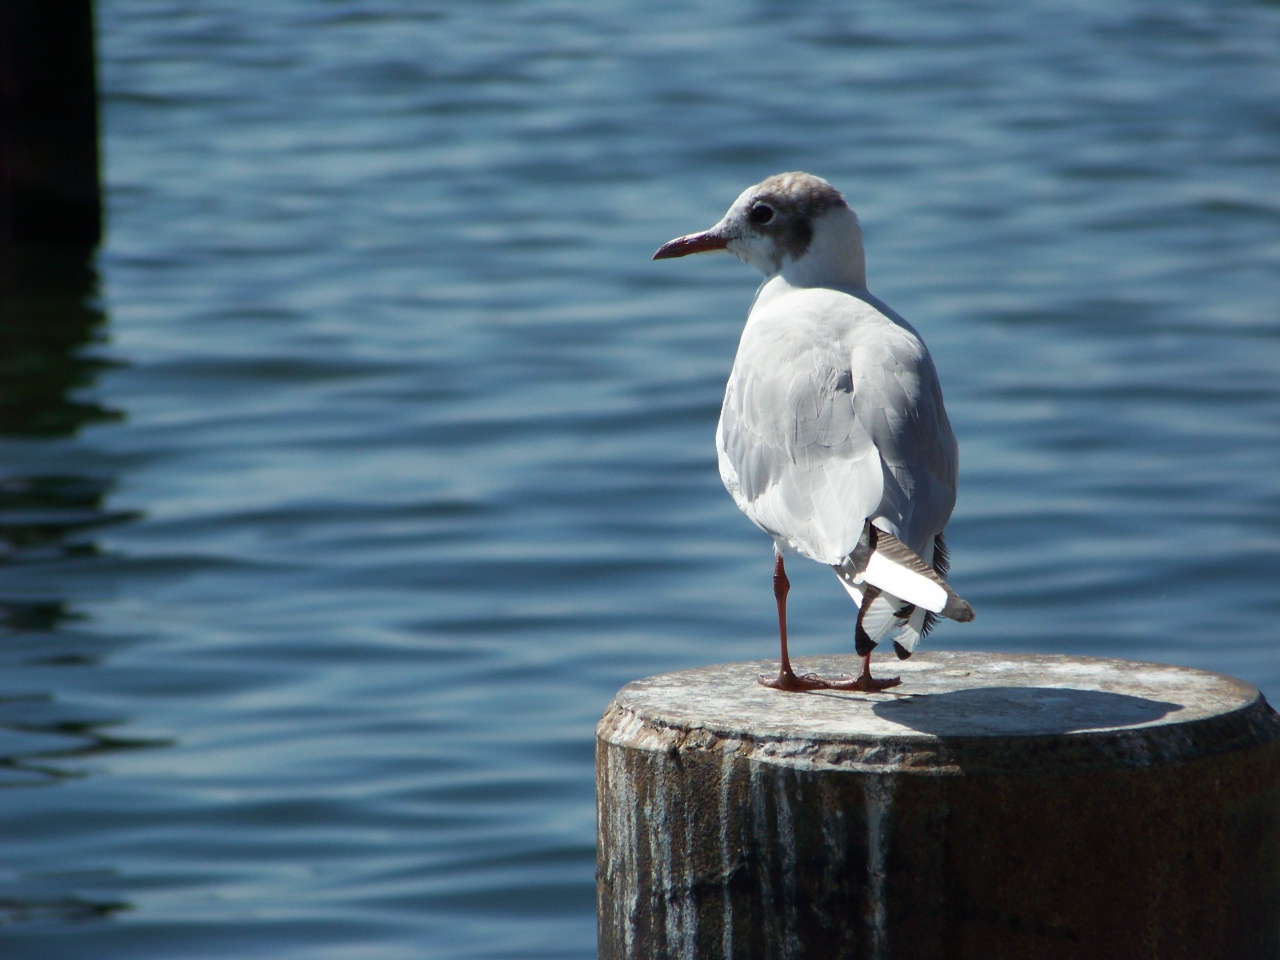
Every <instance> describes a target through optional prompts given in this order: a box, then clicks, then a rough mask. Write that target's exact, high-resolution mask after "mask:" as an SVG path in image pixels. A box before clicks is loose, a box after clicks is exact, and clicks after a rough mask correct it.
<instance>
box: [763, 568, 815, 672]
mask: <svg viewBox="0 0 1280 960" xmlns="http://www.w3.org/2000/svg"><path fill="white" fill-rule="evenodd" d="M790 589H791V581H790V580H788V579H787V571H786V570H785V569H783V566H782V554H778V557H777V559H776V560H774V562H773V599H774V600H775V601H777V604H778V642H779V644H780V645H781V647H782V663H781V664H780V665H779V667H778V676H777V677H776V678H774V677H765V676H761V677H760V682H761V683H762V684H763V685H764V686H766V687H773V688H774V689H775V690H820V689H823V688H825V687H826V686H827V682H826V681H825V680H822V679H821V678H819V677H817V676H815V675H814V674H809V675H808V676H805V677H797V676H796V674H795V671H794V670H792V669H791V657H790V656H788V654H787V591H788V590H790Z"/></svg>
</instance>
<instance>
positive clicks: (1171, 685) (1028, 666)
mask: <svg viewBox="0 0 1280 960" xmlns="http://www.w3.org/2000/svg"><path fill="white" fill-rule="evenodd" d="M774 669H776V665H773V664H769V663H746V664H730V665H725V666H716V667H707V668H703V669H698V670H689V671H685V672H682V673H674V674H669V675H666V676H660V677H652V678H650V679H648V680H641V681H639V682H636V683H632V684H629V685H628V686H626V687H624V688H623V689H622V690H621V691H620V692H619V693H618V695H617V697H616V698H615V700H614V702H613V703H612V704H611V705H610V707H609V709H608V711H607V712H606V713H605V715H604V718H603V719H602V720H601V721H600V726H599V730H598V739H597V752H596V777H597V781H596V791H597V805H598V811H599V851H598V857H599V864H598V884H599V923H600V957H601V960H621V958H636V960H641V958H643V960H659V958H677V957H678V958H688V960H694V958H696V960H712V958H721V957H723V958H768V960H780V958H814V960H839V958H875V960H884V958H895V960H910V958H926V960H934V958H938V960H942V958H955V960H961V958H974V960H1001V958H1008V960H1028V958H1036V960H1053V958H1063V960H1068V958H1069V960H1082V958H1090V960H1092V958H1124V960H1140V958H1150V960H1178V958H1185V960H1211V958H1214V960H1225V958H1237V957H1238V958H1242V960H1243V958H1248V960H1254V958H1261V957H1280V718H1278V717H1277V715H1276V713H1275V711H1274V710H1272V709H1271V707H1270V706H1268V704H1267V703H1266V701H1265V700H1264V699H1263V698H1262V697H1261V695H1260V694H1259V693H1258V691H1257V690H1256V689H1255V688H1253V687H1251V686H1249V685H1248V684H1246V683H1243V682H1241V681H1239V680H1235V679H1232V678H1230V677H1224V676H1220V675H1217V674H1210V673H1204V672H1202V671H1196V670H1190V669H1184V668H1180V667H1170V666H1160V665H1156V664H1149V663H1133V662H1129V661H1122V660H1093V659H1079V658H1068V657H1042V656H1004V655H993V654H963V653H952V654H946V653H925V654H919V655H917V656H916V657H913V658H912V659H911V660H909V661H906V662H904V663H902V664H900V665H899V666H898V667H897V668H895V669H900V671H901V674H902V680H903V684H902V686H901V687H899V688H896V690H895V691H893V692H890V693H886V694H877V695H866V694H860V693H844V692H836V691H823V692H815V693H806V694H788V693H780V692H778V691H776V690H769V689H766V688H764V687H760V686H758V685H757V684H756V674H757V673H769V672H770V671H771V670H774ZM805 669H806V670H810V669H816V670H818V671H819V672H821V673H823V674H828V673H838V672H849V671H853V672H856V669H857V661H856V658H854V657H849V658H828V659H825V660H822V659H811V660H809V661H806V663H805Z"/></svg>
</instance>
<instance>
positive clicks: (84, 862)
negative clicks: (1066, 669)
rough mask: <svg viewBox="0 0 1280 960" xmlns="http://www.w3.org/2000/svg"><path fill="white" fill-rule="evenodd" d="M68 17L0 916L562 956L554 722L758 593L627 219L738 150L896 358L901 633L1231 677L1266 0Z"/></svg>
mask: <svg viewBox="0 0 1280 960" xmlns="http://www.w3.org/2000/svg"><path fill="white" fill-rule="evenodd" d="M98 17H99V31H100V42H99V47H100V49H99V56H100V73H101V85H102V88H103V110H102V118H103V126H104V158H105V159H104V174H105V182H106V191H107V208H108V209H107V217H108V225H109V230H108V235H107V237H106V239H105V242H104V244H103V246H102V248H101V250H100V251H98V253H97V254H96V256H95V257H94V259H93V261H92V263H91V270H89V271H83V270H82V271H79V272H77V271H76V270H75V269H74V264H73V265H71V266H67V265H66V264H63V265H62V266H61V267H59V268H58V269H59V270H60V271H61V272H59V273H57V274H56V275H55V277H54V280H53V281H51V282H50V283H48V284H46V285H45V287H43V288H41V292H39V293H38V294H33V295H30V296H25V297H19V298H16V299H10V300H9V301H7V302H6V303H5V305H4V307H3V310H4V317H3V319H4V320H5V323H6V324H7V325H8V329H9V331H10V332H9V333H8V334H6V336H8V337H9V347H7V348H6V349H8V350H10V351H13V352H11V353H10V363H9V367H8V368H5V369H6V376H8V377H9V378H10V381H9V383H8V384H6V386H5V391H6V392H5V394H4V397H5V400H6V404H7V405H6V406H5V408H4V410H5V413H4V416H3V418H2V419H0V662H2V663H3V667H4V670H3V673H2V674H0V750H2V751H3V756H4V761H3V763H0V786H2V787H3V788H4V789H0V817H2V818H3V823H4V829H3V832H2V834H0V953H2V954H3V956H4V957H6V958H22V960H26V958H32V960H34V958H40V960H59V958H77V960H78V958H88V957H92V958H103V960H110V958H121V960H124V958H128V960H149V958H155V960H171V958H177V957H180V958H183V960H191V958H220V960H221V958H227V960H230V958H246V960H247V958H273V960H289V958H298V960H302V958H306V960H317V958H319V960H323V958H344V960H346V958H354V957H360V958H376V960H398V958H423V957H428V958H437V957H438V958H495V960H520V958H557V960H559V958H586V957H591V956H593V955H594V947H595V919H594V879H593V873H594V824H593V816H594V803H593V770H592V752H593V741H592V736H593V726H594V723H595V721H596V719H597V718H598V717H599V715H600V713H601V712H602V711H603V710H604V708H605V706H606V705H607V703H608V701H609V699H610V697H611V696H612V694H613V692H614V691H615V690H616V689H617V688H618V687H619V686H620V685H622V684H623V683H625V682H627V681H628V680H631V679H634V678H637V677H641V676H646V675H650V674H653V673H659V672H665V671H669V670H674V669H679V668H682V667H687V666H691V665H696V664H705V663H713V662H723V661H728V660H743V659H755V658H763V657H770V656H773V655H774V651H775V643H776V641H775V637H774V627H773V620H772V596H771V592H770V588H769V574H770V563H771V554H770V547H769V544H768V542H767V541H766V539H765V538H764V537H763V535H761V534H759V533H758V531H756V530H754V528H752V527H751V526H750V525H749V524H748V523H747V522H746V521H745V520H744V519H743V518H742V517H740V516H739V514H738V513H737V511H736V510H735V509H734V507H733V504H732V502H731V501H730V499H729V498H728V496H727V495H726V494H725V493H724V491H723V490H722V489H721V488H720V483H719V479H718V477H717V475H716V470H715V463H714V454H713V450H712V435H713V430H714V425H715V418H716V414H717V410H718V404H719V399H720V393H721V389H722V386H723V383H724V379H725V377H726V375H727V373H728V369H729V365H730V362H731V359H732V355H733V350H734V346H735V344H736V341H737V337H738V333H739V331H740V328H741V322H742V319H743V317H744V315H745V311H746V308H747V305H748V304H749V302H750V299H751V295H752V293H753V291H754V288H755V285H756V282H757V278H756V277H755V276H753V275H752V274H751V272H750V271H749V270H748V268H746V267H744V266H743V265H741V264H739V263H737V262H736V261H734V260H732V259H731V258H728V257H722V258H716V257H702V258H695V259H692V260H685V261H673V262H663V263H651V262H650V260H649V257H650V255H651V253H652V252H653V250H654V249H655V248H656V247H657V246H658V245H659V244H660V243H661V242H663V241H665V240H667V239H670V238H671V237H674V236H676V235H678V234H682V233H686V232H689V231H691V230H694V229H699V228H702V227H706V226H709V225H710V224H711V223H713V222H714V221H715V220H716V219H718V218H719V216H720V215H721V213H722V212H723V210H724V208H725V207H726V206H727V205H728V204H729V202H730V201H731V200H732V199H733V198H734V197H735V196H736V195H737V194H738V192H739V191H740V190H741V189H743V188H744V187H746V186H747V185H749V184H751V183H754V182H756V181H757V180H759V179H761V178H763V177H764V176H766V175H768V174H771V173H775V172H779V171H782V170H789V169H806V170H809V171H811V172H814V173H818V174H821V175H823V176H825V177H827V178H828V179H830V180H832V181H833V182H834V183H835V184H836V185H837V186H839V187H840V188H842V189H843V190H844V191H845V192H846V194H847V195H848V197H849V199H850V201H851V202H852V203H853V205H854V206H855V207H856V208H857V209H858V211H859V213H860V215H861V217H862V220H863V224H864V229H865V233H866V237H867V246H868V266H869V273H870V280H871V288H872V290H873V291H874V292H875V293H876V294H878V295H879V296H880V297H881V298H883V299H885V300H886V301H888V302H889V303H890V304H892V305H893V306H894V307H895V308H896V309H897V310H898V311H900V312H901V313H902V314H904V315H905V316H906V317H907V318H908V319H910V320H911V321H912V322H913V323H915V325H916V326H917V327H918V328H919V329H920V330H921V331H922V333H923V334H924V336H925V337H926V339H927V340H928V342H929V344H930V346H931V348H932V350H933V353H934V356H935V359H936V361H937V364H938V367H939V369H940V372H941V375H942V380H943V385H944V388H945V390H946V393H947V400H948V408H949V410H950V413H951V419H952V422H953V424H954V426H955V429H956V433H957V434H958V436H959V439H960V447H961V474H962V476H961V493H960V500H959V504H958V506H957V510H956V514H955V517H954V519H953V521H952V524H951V526H950V528H949V539H950V542H951V545H952V549H953V555H954V556H953V573H954V575H953V582H954V583H955V585H956V587H957V588H958V589H959V590H960V592H961V593H962V594H963V595H964V596H965V597H967V598H968V599H969V600H970V601H972V602H973V604H974V606H975V608H976V609H977V611H978V619H977V621H976V622H975V623H973V624H972V625H958V624H944V625H943V626H942V628H941V629H939V630H938V631H937V632H936V633H935V634H934V635H933V636H932V637H931V638H930V640H929V643H930V645H931V646H932V647H933V648H934V649H952V650H954V649H974V650H1002V651H1027V652H1055V653H1067V654H1082V655H1107V656H1120V657H1130V658H1137V659H1151V660H1159V661H1165V662H1173V663H1181V664H1186V665H1190V666H1195V667H1202V668H1207V669H1210V670H1216V671H1222V672H1226V673H1231V674H1234V675H1237V676H1240V677H1242V678H1244V679H1246V680H1248V681H1250V682H1252V683H1255V684H1257V685H1258V686H1259V687H1261V688H1262V689H1263V690H1264V692H1266V693H1267V694H1268V695H1269V696H1270V697H1271V699H1272V700H1273V701H1275V700H1280V651H1278V647H1277V641H1278V640H1280V627H1278V626H1277V615H1278V614H1280V581H1278V578H1277V574H1278V573H1280V559H1278V558H1280V443H1278V441H1277V438H1278V437H1280V376H1278V375H1277V374H1278V373H1280V189H1277V188H1278V187H1280V181H1278V180H1277V176H1276V171H1277V169H1280V97H1278V96H1277V92H1278V91H1280V8H1277V7H1276V5H1275V4H1274V3H1262V2H1254V3H1250V2H1239V3H1223V4H1214V5H1209V4H1192V3H1138V2H1128V0H1120V2H1106V3H1103V2H1090V0H1081V2H1077V3H1067V4H1063V3H1061V2H1056V3H1046V2H1028V3H1022V4H1014V5H1011V4H1007V3H1002V2H997V0H970V2H965V3H960V4H954V3H947V4H943V3H930V2H924V0H920V2H910V3H905V4H904V3H899V2H889V0H870V2H867V3H860V4H856V5H854V4H838V3H827V2H819V3H814V4H807V5H801V6H797V5H793V4H781V3H776V2H767V0H766V2H758V3H749V4H721V5H718V6H717V5H706V4H702V5H699V4H689V3H673V2H658V3H653V2H645V3H639V2H625V0H611V2H599V3H593V4H584V3H571V2H565V0H533V2H527V3H514V2H497V0H488V2H477V0H473V2H468V3H465V4H463V3H454V4H424V3H419V2H411V0H384V2H381V3H372V2H348V3H333V2H329V3H317V2H304V0H281V2H278V3H271V4H262V3H250V2H249V0H210V2H206V3H201V4H190V3H180V2H177V0H149V2H146V3H139V2H128V0H100V2H99V4H98ZM50 269H52V268H50ZM15 343H18V344H19V346H21V351H18V349H17V347H14V344H15ZM19 353H20V354H21V358H23V362H22V363H21V364H19V363H17V361H16V360H14V359H13V358H14V357H18V356H19ZM0 363H3V361H0ZM809 566H811V567H812V569H806V567H805V566H802V565H798V564H797V565H793V567H794V569H793V570H791V573H792V581H793V590H792V594H791V597H792V602H793V613H792V626H793V632H794V639H793V652H794V653H795V654H796V655H797V656H798V658H799V659H800V660H801V662H803V658H804V656H805V655H806V654H818V653H831V652H848V651H850V650H851V649H852V617H851V612H852V611H851V607H850V605H849V603H848V600H847V598H846V597H845V596H844V593H843V591H841V590H839V589H838V585H837V584H836V582H835V580H834V579H833V578H832V577H831V576H830V574H829V573H828V572H827V571H824V570H821V569H819V568H817V566H816V565H809Z"/></svg>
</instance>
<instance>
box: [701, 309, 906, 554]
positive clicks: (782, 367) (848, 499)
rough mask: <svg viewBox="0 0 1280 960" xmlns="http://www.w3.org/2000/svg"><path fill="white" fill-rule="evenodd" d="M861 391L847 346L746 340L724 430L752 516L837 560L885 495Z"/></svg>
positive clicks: (722, 448) (730, 478)
mask: <svg viewBox="0 0 1280 960" xmlns="http://www.w3.org/2000/svg"><path fill="white" fill-rule="evenodd" d="M855 397H856V384H855V380H854V377H853V374H852V371H851V368H850V362H849V352H848V349H847V348H846V347H844V346H843V345H842V344H841V343H839V342H814V341H813V340H812V339H809V340H806V338H804V337H803V336H800V335H799V334H798V333H793V334H792V335H787V334H785V333H783V334H779V335H777V336H774V337H770V338H767V339H757V340H755V341H748V340H746V339H745V338H744V342H743V344H742V345H741V346H740V348H739V352H738V358H737V361H736V362H735V364H734V370H733V374H732V375H731V376H730V379H729V384H728V387H727V389H726V391H725V398H724V405H723V407H722V408H721V412H720V425H719V428H718V429H717V433H716V436H717V448H718V452H719V460H720V474H721V477H722V479H723V480H724V482H725V486H726V487H728V489H729V492H730V493H731V494H733V497H734V499H735V500H736V501H737V503H738V506H739V507H740V508H741V509H742V511H743V513H745V514H746V515H747V516H748V517H749V518H750V519H751V520H752V521H753V522H754V523H755V524H756V525H757V526H759V527H760V528H761V529H763V530H764V531H765V532H766V533H769V534H770V535H771V536H773V537H774V538H775V540H777V541H778V542H780V543H782V544H784V545H785V546H788V547H790V548H791V549H794V550H796V551H798V552H799V553H802V554H804V555H805V556H808V557H811V558H813V559H815V560H819V561H821V562H823V563H828V564H835V563H839V562H840V561H841V560H843V559H844V558H845V557H846V556H848V555H849V553H850V552H851V551H852V550H853V548H854V547H855V546H856V545H857V543H858V539H859V537H861V535H862V530H863V526H864V524H865V522H866V519H867V518H868V517H869V516H871V515H872V513H873V512H874V510H875V509H876V507H877V505H878V504H879V503H880V502H881V499H882V495H883V487H884V477H885V475H886V474H885V471H884V468H883V465H882V464H881V460H880V456H879V454H878V452H877V450H876V445H875V443H874V441H873V438H872V435H871V432H870V431H869V430H868V428H867V425H866V424H864V423H863V422H862V421H861V419H860V416H859V404H858V403H857V402H856V401H855Z"/></svg>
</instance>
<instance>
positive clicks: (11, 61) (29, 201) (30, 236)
mask: <svg viewBox="0 0 1280 960" xmlns="http://www.w3.org/2000/svg"><path fill="white" fill-rule="evenodd" d="M93 39H94V35H93V3H92V0H0V243H5V244H10V243H52V244H71V245H76V246H84V247H92V246H94V245H95V244H96V243H97V242H98V240H99V238H100V236H101V232H102V213H101V198H100V188H99V184H98V98H97V79H96V77H97V72H96V68H95V61H94V53H93V46H94V45H93Z"/></svg>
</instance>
